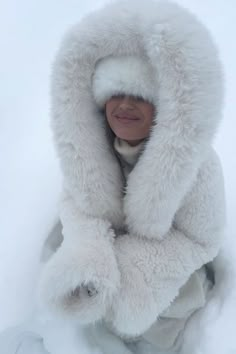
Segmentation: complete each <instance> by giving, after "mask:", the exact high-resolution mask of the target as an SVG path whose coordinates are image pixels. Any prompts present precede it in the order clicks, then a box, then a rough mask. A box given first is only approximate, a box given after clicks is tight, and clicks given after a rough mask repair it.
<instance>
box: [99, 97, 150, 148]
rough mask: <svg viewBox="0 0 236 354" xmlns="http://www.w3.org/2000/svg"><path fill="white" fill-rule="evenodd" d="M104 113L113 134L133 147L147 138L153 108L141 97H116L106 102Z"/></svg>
mask: <svg viewBox="0 0 236 354" xmlns="http://www.w3.org/2000/svg"><path fill="white" fill-rule="evenodd" d="M105 113H106V118H107V122H108V124H109V126H110V128H111V130H112V131H113V132H114V134H115V135H116V136H117V137H118V138H120V139H122V140H125V141H126V142H127V143H128V144H129V145H132V146H135V145H138V144H139V143H140V142H141V141H142V140H144V139H145V138H147V137H148V136H149V134H150V128H151V125H152V123H153V118H154V113H155V108H154V105H153V104H152V103H150V102H147V101H145V100H144V99H142V98H141V97H136V96H125V95H117V96H112V97H111V98H110V99H109V100H108V101H107V102H106V105H105Z"/></svg>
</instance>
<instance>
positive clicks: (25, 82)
mask: <svg viewBox="0 0 236 354" xmlns="http://www.w3.org/2000/svg"><path fill="white" fill-rule="evenodd" d="M178 2H179V3H180V4H182V5H185V6H186V7H188V8H190V9H191V10H192V11H193V12H195V13H196V14H197V15H198V16H199V17H200V19H202V21H203V22H204V23H205V24H206V25H207V27H208V28H209V29H210V31H211V32H212V33H213V36H214V38H215V40H216V42H217V43H218V46H219V49H220V53H221V57H222V60H223V63H224V66H225V75H226V99H225V110H224V118H223V121H222V124H221V126H220V129H219V132H218V135H217V138H216V140H215V147H216V150H217V151H218V153H219V155H220V158H221V161H222V165H223V169H224V175H225V186H226V195H227V206H228V228H227V238H228V241H227V242H228V244H230V245H231V248H232V249H236V241H235V228H236V215H235V209H236V187H235V180H236V178H235V177H236V157H235V154H236V149H235V147H236V133H235V128H236V123H235V118H236V117H235V107H234V105H235V104H236V100H235V91H236V83H235V81H236V75H235V73H236V48H235V37H236V24H235V22H236V2H235V1H233V0H232V1H230V0H179V1H178ZM103 3H105V1H101V0H100V1H98V0H86V2H85V1H81V0H77V1H76V0H61V1H59V0H57V1H56V0H41V1H30V0H21V1H17V0H15V1H13V0H8V1H6V0H5V1H3V0H0V168H1V170H0V203H1V205H0V226H1V234H0V331H1V330H3V329H5V328H6V327H8V326H12V325H15V324H17V323H21V322H22V321H23V320H24V319H25V318H26V317H27V316H28V314H29V313H30V311H31V309H32V306H33V298H34V292H35V286H36V283H37V274H38V267H39V253H40V247H41V245H42V242H43V240H44V239H45V237H46V235H47V233H48V232H49V230H50V228H51V226H52V224H53V222H54V220H55V219H56V217H57V202H58V198H59V192H60V183H61V179H60V170H59V164H58V161H57V158H56V155H55V152H54V147H53V142H52V136H51V131H50V120H49V117H50V95H49V82H50V71H51V64H52V61H53V57H54V54H55V52H56V50H57V48H58V45H59V43H60V40H61V37H62V35H63V34H64V32H65V31H66V30H67V29H68V27H70V25H72V24H74V23H76V22H77V21H78V20H79V19H80V18H81V16H83V15H84V14H85V13H87V12H89V11H90V10H91V9H94V8H96V7H99V6H100V5H101V4H103ZM235 254H236V252H235ZM235 263H236V259H235ZM234 284H235V279H232V286H234ZM228 316H229V317H230V313H229V315H228ZM229 317H228V319H229ZM231 320H232V319H231ZM232 323H233V322H232ZM235 348H236V338H235V347H234V349H235ZM233 353H236V349H235V351H232V352H230V354H233ZM207 354H208V353H207ZM209 354H210V353H209ZM221 354H225V353H222V352H221ZM227 354H228V352H227Z"/></svg>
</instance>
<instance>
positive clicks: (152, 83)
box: [93, 56, 157, 107]
mask: <svg viewBox="0 0 236 354" xmlns="http://www.w3.org/2000/svg"><path fill="white" fill-rule="evenodd" d="M93 92H94V98H95V100H96V102H97V103H98V105H99V106H100V107H103V106H104V104H105V103H106V101H107V100H108V99H109V98H110V97H111V96H113V95H119V94H124V95H132V96H141V97H142V98H144V99H145V100H146V101H149V102H151V103H153V104H155V103H156V101H157V97H156V93H157V81H156V80H155V71H154V70H153V68H152V67H151V65H150V64H149V63H148V59H147V58H146V60H145V59H144V58H139V57H133V56H123V57H108V58H104V59H102V60H101V61H99V62H98V64H97V65H96V68H95V73H94V77H93Z"/></svg>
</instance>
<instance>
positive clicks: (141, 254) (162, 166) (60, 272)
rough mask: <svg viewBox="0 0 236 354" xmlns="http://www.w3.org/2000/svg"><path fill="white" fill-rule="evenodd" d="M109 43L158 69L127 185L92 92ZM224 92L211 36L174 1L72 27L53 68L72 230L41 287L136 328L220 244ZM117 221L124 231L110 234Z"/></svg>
mask: <svg viewBox="0 0 236 354" xmlns="http://www.w3.org/2000/svg"><path fill="white" fill-rule="evenodd" d="M110 55H114V56H116V55H117V56H121V55H137V56H143V55H144V56H147V57H148V60H149V61H150V63H151V65H152V66H153V75H155V76H156V77H157V80H158V89H157V92H156V93H154V94H156V95H157V101H156V106H157V107H158V110H157V114H156V116H155V123H156V124H155V125H154V126H153V129H152V131H151V134H150V139H149V140H148V142H147V143H146V145H145V149H144V151H143V153H142V155H141V156H140V158H139V160H138V162H137V164H136V166H135V167H134V169H133V170H132V172H131V173H130V175H129V177H128V180H127V186H126V194H125V196H124V195H123V188H124V186H123V180H122V174H121V170H120V166H119V163H118V161H117V159H116V157H115V155H114V153H113V150H112V148H111V146H110V144H109V141H108V139H107V137H106V130H105V126H104V117H103V115H102V113H100V112H99V110H98V107H97V105H96V102H95V100H94V97H93V94H92V79H93V73H94V69H95V66H96V63H97V62H98V61H99V60H100V59H102V58H104V57H106V56H110ZM147 85H149V83H148V82H147ZM222 99H223V94H222V70H221V64H220V61H219V58H218V53H217V50H216V48H215V45H214V43H213V41H212V38H211V36H210V35H209V33H208V31H207V30H206V29H205V27H204V26H203V25H202V24H201V23H200V22H199V21H198V20H197V19H196V18H195V16H193V15H192V14H190V13H189V12H188V11H186V10H184V9H182V8H181V7H179V6H178V5H176V4H173V3H169V2H166V1H163V2H155V1H151V0H147V1H132V0H127V1H121V2H114V3H111V4H108V5H106V6H105V7H104V8H102V9H101V10H98V11H96V12H93V13H91V14H89V16H87V17H85V18H84V19H83V20H82V21H81V22H80V23H79V24H78V25H76V26H74V27H73V28H72V29H71V31H70V32H69V33H68V34H67V35H66V36H65V38H64V40H63V43H62V45H61V48H60V50H59V52H58V55H57V57H56V60H55V63H54V68H53V75H52V128H53V130H54V134H55V142H56V145H57V149H58V154H59V157H60V161H61V168H62V172H63V176H64V197H63V199H62V208H61V221H62V224H63V235H64V239H65V240H64V242H63V243H62V245H61V247H60V248H59V250H58V251H57V252H56V255H55V256H53V257H52V259H51V260H50V261H49V262H48V264H47V265H46V266H45V267H44V270H43V274H42V282H41V294H42V299H43V301H44V302H45V303H47V304H48V306H49V307H52V308H56V309H57V310H58V311H59V312H60V313H65V314H66V315H68V314H69V315H72V317H73V318H76V319H77V320H78V321H81V322H83V323H85V322H86V323H90V322H91V321H95V320H97V319H99V318H105V319H106V320H107V321H108V322H109V323H111V326H113V327H114V329H115V330H116V331H117V332H119V333H121V334H124V335H132V336H133V335H138V334H140V333H143V332H144V331H145V330H146V329H148V328H149V327H150V325H151V324H152V323H153V322H154V321H155V320H156V318H157V317H158V316H159V315H160V314H161V312H162V311H163V310H164V309H166V308H167V307H168V306H169V305H170V303H171V302H172V301H173V300H174V298H175V297H176V296H177V295H178V291H179V289H180V287H181V286H182V285H183V284H184V283H185V282H186V281H187V279H188V278H189V276H190V275H191V274H192V273H193V272H194V271H195V270H196V269H198V268H200V267H201V266H202V265H203V264H205V263H207V262H209V261H211V260H212V259H213V258H214V257H215V256H216V255H217V253H218V251H219V249H220V246H221V243H222V235H223V229H224V223H225V216H224V209H225V201H224V185H223V184H224V183H223V177H222V171H221V166H220V162H219V160H218V158H217V156H216V154H215V152H214V151H213V150H212V148H211V144H212V140H213V137H214V134H215V132H216V129H217V127H218V123H219V121H220V118H221V109H222ZM118 229H120V230H122V229H124V230H125V231H124V232H123V234H124V235H123V236H117V237H116V238H115V235H114V231H116V230H118ZM90 282H95V285H96V286H97V287H98V290H99V292H98V295H97V296H96V295H95V297H94V298H92V299H91V298H87V299H86V297H83V296H82V297H80V296H78V297H77V299H76V300H75V301H74V303H72V305H71V302H70V301H71V300H70V296H68V297H67V298H68V299H69V300H68V302H66V306H65V303H62V300H63V299H64V298H65V294H67V295H68V294H71V291H72V290H73V289H75V288H76V287H82V286H83V285H84V284H89V283H90ZM72 293H73V292H72ZM91 301H92V304H91ZM81 302H82V305H81Z"/></svg>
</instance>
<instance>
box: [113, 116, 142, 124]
mask: <svg viewBox="0 0 236 354" xmlns="http://www.w3.org/2000/svg"><path fill="white" fill-rule="evenodd" d="M115 118H116V119H117V120H119V121H121V122H123V121H124V122H125V121H128V122H129V121H137V120H139V118H138V117H135V116H129V115H124V116H121V115H117V116H115Z"/></svg>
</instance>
